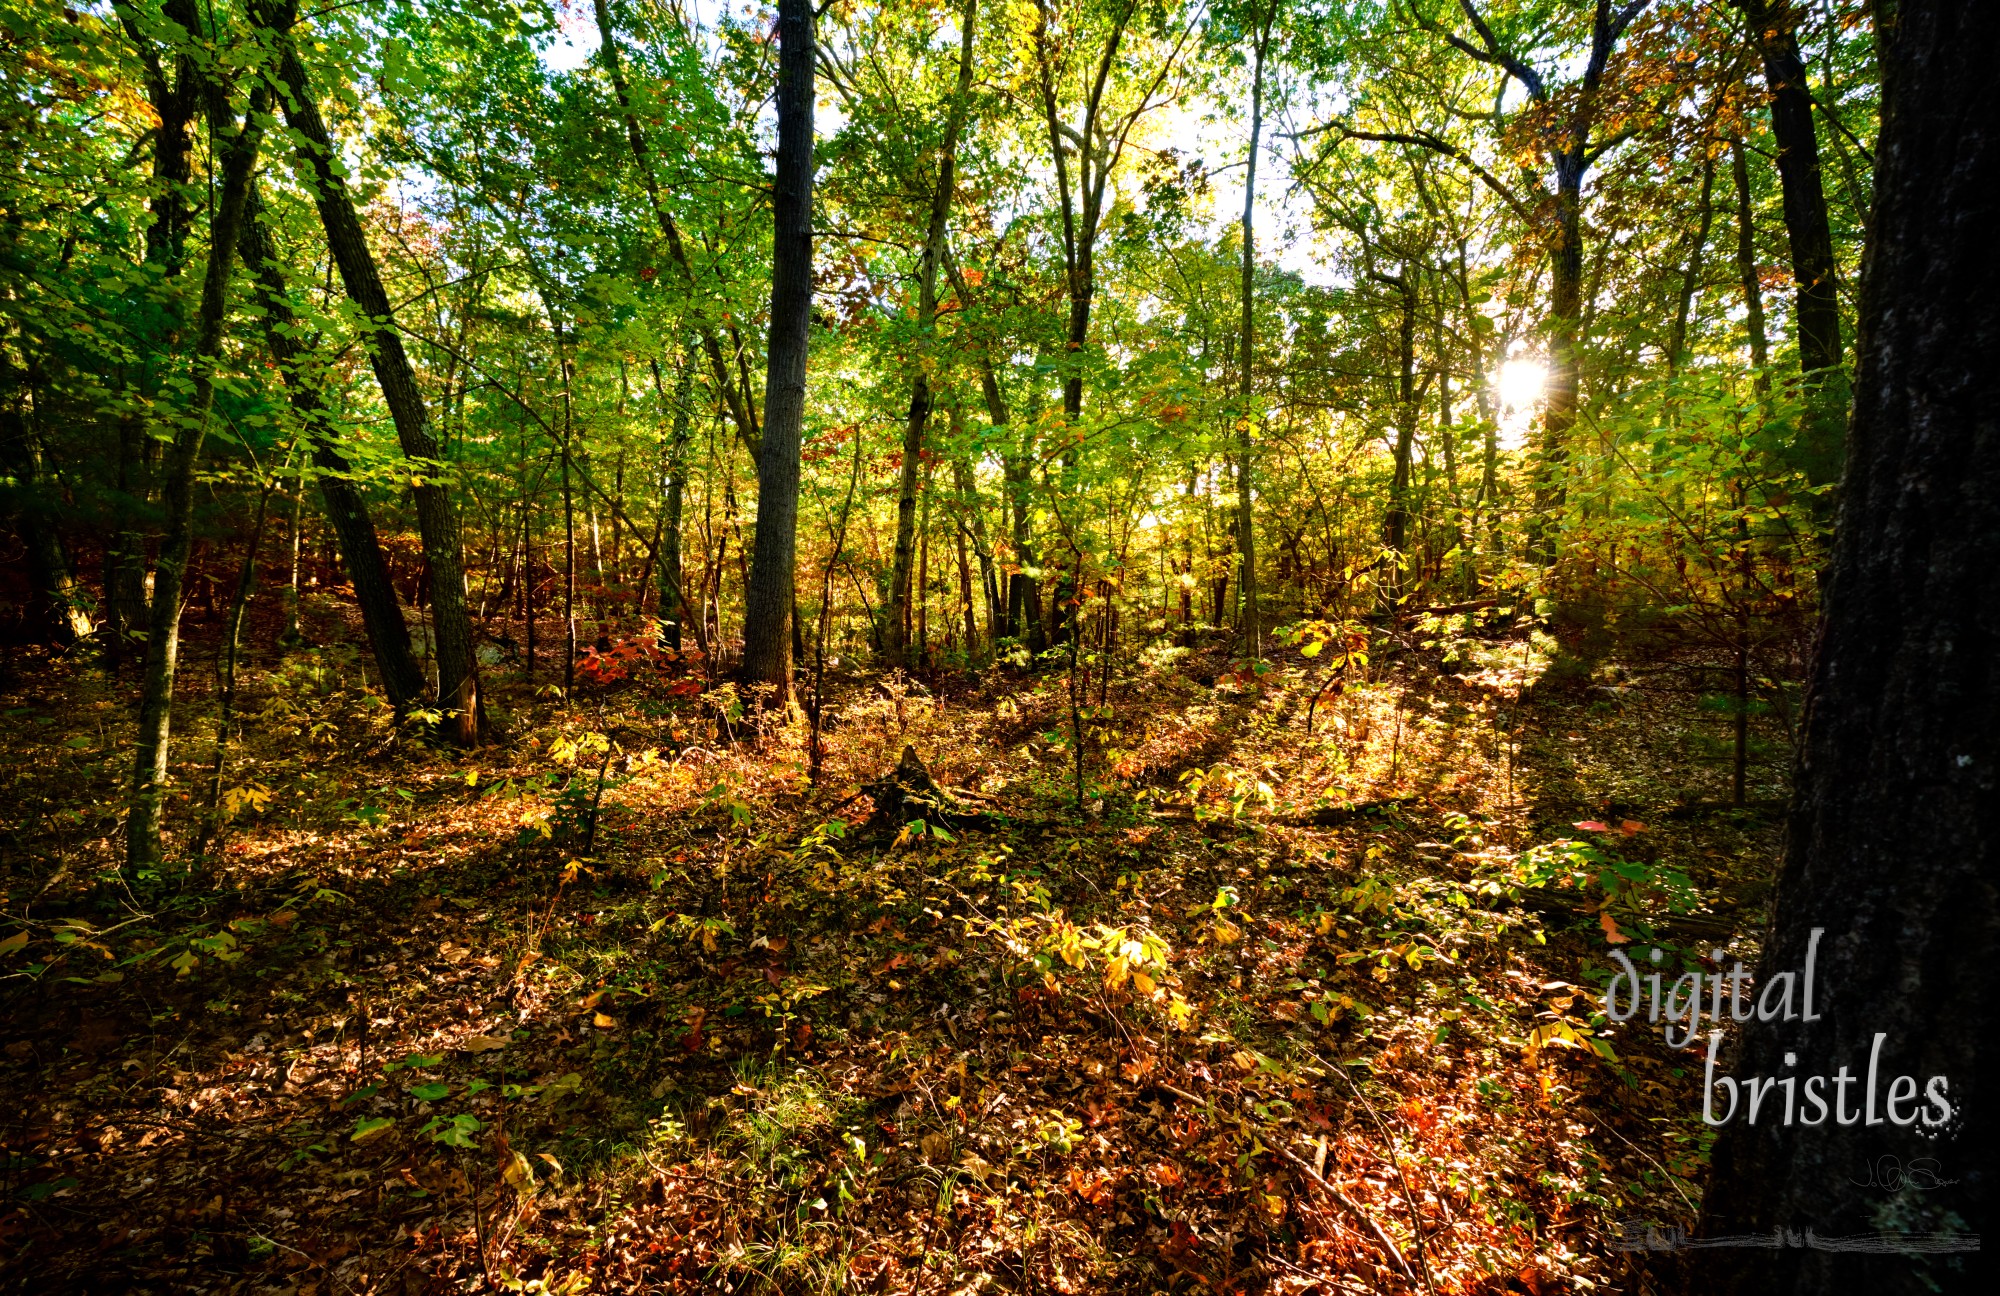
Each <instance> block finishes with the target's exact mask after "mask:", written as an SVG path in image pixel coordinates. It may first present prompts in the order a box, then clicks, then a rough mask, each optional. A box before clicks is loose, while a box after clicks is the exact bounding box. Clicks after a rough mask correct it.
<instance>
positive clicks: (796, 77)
mask: <svg viewBox="0 0 2000 1296" xmlns="http://www.w3.org/2000/svg"><path fill="white" fill-rule="evenodd" d="M775 179H776V196H775V198H774V200H773V202H772V221H773V225H774V229H773V235H772V249H771V336H770V347H769V354H768V367H767V368H766V370H765V378H764V432H763V437H762V441H761V445H760V448H759V453H758V455H757V538H756V546H757V548H756V552H755V555H754V557H753V558H752V561H751V564H750V588H749V590H748V592H747V597H746V598H745V600H744V603H745V605H746V606H745V607H744V610H743V674H744V677H745V678H746V679H749V680H751V681H753V682H756V683H762V684H775V685H777V686H778V687H779V688H780V689H781V690H783V691H785V692H787V693H789V691H790V689H791V685H792V604H793V598H792V566H793V562H794V559H795V558H796V556H797V551H798V523H799V436H800V432H801V430H802V428H803V426H804V422H805V410H806V339H807V334H808V332H809V330H810V327H811V324H812V296H813V285H812V183H813V9H812V4H811V0H780V3H779V5H778V174H777V176H776V178H775Z"/></svg>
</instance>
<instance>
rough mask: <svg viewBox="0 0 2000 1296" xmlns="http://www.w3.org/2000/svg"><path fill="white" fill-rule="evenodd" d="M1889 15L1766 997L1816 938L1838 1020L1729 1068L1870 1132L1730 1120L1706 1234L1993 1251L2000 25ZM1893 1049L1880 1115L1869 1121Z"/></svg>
mask: <svg viewBox="0 0 2000 1296" xmlns="http://www.w3.org/2000/svg"><path fill="white" fill-rule="evenodd" d="M1881 19H1882V21H1881V24H1880V27H1879V30H1880V32H1881V64H1882V83H1883V94H1882V100H1883V118H1882V135H1881V144H1880V150H1879V153H1878V163H1879V170H1878V172H1877V176H1878V179H1877V187H1876V207H1875V215H1874V223H1873V226H1872V229H1871V236H1870V239H1869V249H1868V260H1867V265H1866V267H1865V270H1864V276H1863V288H1862V302H1863V305H1862V319H1861V329H1860V335H1859V336H1860V341H1861V345H1860V350H1859V367H1858V371H1857V383H1856V385H1857V395H1856V402H1855V409H1854V418H1853V424H1852V429H1851V432H1850V435H1849V439H1848V456H1847V476H1846V480H1845V482H1844V485H1843V489H1842V504H1841V516H1840V525H1839V529H1838V532H1837V537H1838V538H1837V540H1836V542H1835V546H1834V553H1833V557H1832V564H1831V569H1830V572H1829V577H1828V582H1827V593H1826V619H1825V623H1824V626H1823V628H1822V638H1821V642H1820V646H1819V651H1818V656H1817V660H1816V662H1815V665H1814V670H1813V678H1812V681H1811V700H1810V704H1809V705H1810V710H1809V714H1808V718H1807V722H1806V732H1805V739H1804V744H1803V747H1802V750H1801V761H1800V766H1799V776H1798V778H1799V781H1798V792H1797V796H1796V799H1795V802H1794V806H1793V813H1792V824H1791V839H1790V843H1789V846H1788V849H1787V855H1786V860H1785V870H1784V876H1783V879H1782V881H1781V884H1780V889H1779V896H1778V909H1777V918H1776V923H1775V928H1774V930H1773V932H1772V934H1771V938H1770V940H1769V942H1768V944H1767V946H1766V949H1765V954H1764V972H1765V975H1766V977H1767V978H1769V977H1771V976H1773V975H1774V974H1775V973H1776V971H1778V970H1780V969H1801V968H1803V967H1804V966H1805V958H1806V951H1807V947H1808V944H1809V941H1810V934H1811V932H1812V930H1813V929H1814V928H1824V929H1825V935H1824V937H1823V938H1822V940H1821V943H1820V946H1819V950H1818V959H1817V968H1816V981H1817V1000H1818V1002H1817V1008H1818V1011H1819V1013H1820V1019H1819V1020H1818V1021H1816V1022H1813V1023H1810V1024H1808V1023H1806V1022H1805V1021H1803V1020H1795V1021H1789V1022H1788V1021H1783V1020H1777V1021H1772V1022H1768V1023H1760V1022H1754V1021H1753V1022H1752V1023H1750V1025H1749V1026H1747V1027H1746V1028H1745V1029H1746V1034H1745V1039H1744V1042H1743V1049H1742V1053H1743V1056H1742V1058H1741V1060H1740V1061H1738V1062H1737V1063H1736V1064H1735V1066H1734V1067H1733V1074H1734V1076H1735V1077H1736V1078H1737V1079H1738V1080H1743V1079H1747V1078H1748V1077H1750V1076H1757V1075H1762V1076H1767V1077H1768V1076H1774V1075H1780V1076H1781V1075H1785V1074H1792V1075H1797V1076H1834V1075H1835V1074H1836V1071H1837V1069H1838V1068H1840V1067H1846V1068H1848V1073H1849V1074H1850V1075H1851V1076H1854V1077H1857V1079H1856V1081H1855V1083H1854V1084H1853V1085H1852V1086H1851V1087H1852V1089H1853V1090H1854V1092H1853V1093H1852V1094H1851V1095H1850V1096H1849V1097H1848V1101H1847V1105H1848V1107H1849V1112H1848V1114H1849V1115H1850V1116H1855V1115H1857V1113H1859V1115H1858V1117H1857V1119H1856V1120H1855V1121H1854V1123H1851V1124H1845V1125H1843V1124H1839V1123H1837V1119H1829V1120H1827V1121H1825V1122H1824V1123H1823V1124H1819V1125H1816V1126H1813V1127H1805V1126H1801V1125H1796V1124H1795V1125H1792V1126H1789V1127H1787V1126H1785V1125H1783V1124H1782V1123H1774V1122H1773V1121H1772V1119H1771V1117H1770V1105H1769V1104H1767V1106H1766V1114H1765V1119H1764V1120H1763V1121H1760V1122H1759V1123H1758V1124H1757V1125H1755V1126H1750V1125H1747V1124H1746V1123H1745V1122H1744V1120H1743V1117H1742V1115H1741V1114H1739V1115H1738V1116H1737V1118H1736V1119H1735V1120H1734V1121H1733V1122H1731V1123H1730V1124H1728V1125H1727V1126H1725V1127H1724V1129H1723V1132H1722V1136H1721V1139H1720V1141H1719V1142H1718V1143H1717V1145H1716V1148H1715V1158H1714V1178H1713V1183H1712V1186H1711V1188H1710V1190H1709V1194H1708V1200H1707V1203H1706V1206H1705V1219H1704V1221H1703V1230H1702V1231H1703V1232H1704V1233H1707V1234H1710V1235H1722V1234H1744V1233H1753V1232H1760V1231H1761V1232H1763V1233H1766V1234H1767V1235H1768V1234H1769V1233H1770V1231H1771V1230H1773V1229H1778V1228H1784V1229H1794V1230H1800V1231H1801V1232H1802V1231H1803V1230H1805V1229H1807V1228H1810V1229H1812V1230H1814V1231H1815V1233H1817V1234H1818V1235H1820V1236H1821V1237H1826V1236H1830V1235H1852V1234H1865V1233H1876V1232H1881V1231H1893V1232H1898V1233H1929V1234H1936V1233H1952V1234H1965V1233H1975V1234H1976V1233H1979V1232H1981V1231H1982V1230H1983V1229H1984V1228H1985V1227H1986V1225H1987V1224H1988V1223H1990V1219H1989V1214H1988V1207H1989V1203H1990V1201H1991V1198H1992V1188H1991V1178H1990V1176H1991V1174H1992V1171H1993V1168H1994V1167H1993V1165H1992V1163H1991V1159H1990V1158H1991V1152H1992V1113H1993V1100H1992V1097H1991V1095H1988V1094H1985V1093H1983V1092H1981V1091H1980V1089H1979V1085H1978V1074H1979V1071H1980V1069H1981V1062H1982V1060H1988V1061H1990V1056H1989V1055H1990V1052H1991V1050H1992V1047H1993V1042H1994V1037H1995V1021H1994V1005H1995V996H1996V993H2000V987H1996V985H1995V975H1994V973H1995V967H1996V963H1995V956H1996V950H1995V939H1994V937H1995V927H1996V914H1995V905H1994V881H1995V876H1994V875H1995V871H1996V866H2000V676H1996V668H1995V662H1996V654H2000V611H1996V609H2000V366H1996V365H1995V364H1994V359H1993V358H1994V356H1995V355H1996V354H2000V257H1996V256H1995V255H1994V250H1993V241H1992V240H1993V231H1994V229H1995V228H2000V201H1996V199H2000V82H1997V81H1996V79H1995V77H1994V75H1993V67H1994V64H1995V61H1996V59H2000V6H1996V5H1993V4H1992V3H1990V2H1989V0H1925V2H1921V3H1919V2H1915V0H1912V2H1908V3H1903V4H1900V5H1896V6H1894V7H1890V6H1886V5H1885V6H1883V7H1882V10H1881ZM1878 1038H1879V1040H1880V1054H1879V1080H1878V1081H1877V1085H1876V1087H1877V1090H1878V1094H1877V1097H1876V1099H1875V1100H1873V1102H1871V1103H1869V1104H1868V1106H1867V1107H1866V1109H1865V1110H1863V1108H1864V1096H1865V1095H1866V1094H1867V1092H1868V1073H1869V1071H1870V1070H1871V1069H1874V1068H1871V1055H1872V1053H1873V1051H1874V1049H1875V1048H1876V1044H1877V1040H1878ZM1788 1052H1789V1053H1793V1054H1795V1055H1796V1057H1797V1064H1796V1066H1792V1067H1788V1066H1786V1064H1785V1061H1784V1059H1785V1055H1786V1054H1787V1053H1788ZM1719 1073H1720V1068H1718V1074H1719ZM1989 1073H1990V1068H1989ZM1901 1076H1911V1077H1914V1078H1915V1083H1916V1085H1917V1087H1918V1092H1919V1093H1920V1095H1921V1096H1920V1097H1919V1098H1918V1099H1917V1100H1916V1103H1915V1106H1916V1107H1917V1108H1918V1109H1920V1110H1921V1111H1922V1112H1923V1113H1924V1115H1925V1116H1929V1115H1933V1114H1936V1112H1935V1108H1934V1105H1933V1104H1932V1103H1930V1102H1929V1098H1930V1094H1929V1092H1928V1084H1929V1081H1930V1078H1931V1077H1943V1078H1945V1081H1946V1084H1947V1086H1948V1087H1947V1088H1946V1089H1945V1090H1944V1091H1943V1092H1944V1096H1945V1098H1946V1099H1947V1101H1948V1104H1949V1107H1950V1108H1951V1111H1952V1113H1953V1114H1952V1116H1951V1119H1950V1120H1949V1121H1948V1122H1945V1123H1942V1124H1937V1125H1932V1124H1929V1123H1927V1121H1926V1120H1925V1119H1923V1118H1921V1117H1920V1118H1918V1119H1916V1120H1915V1122H1914V1123H1909V1124H1906V1123H1902V1122H1901V1121H1900V1120H1899V1119H1897V1104H1896V1103H1895V1102H1894V1098H1895V1097H1896V1092H1897V1091H1896V1090H1895V1089H1894V1088H1893V1087H1892V1084H1893V1082H1894V1079H1895V1078H1896V1077H1901ZM1827 1088H1828V1089H1829V1090H1831V1089H1832V1088H1833V1085H1832V1083H1829V1084H1828V1086H1827ZM1829 1096H1831V1095H1829ZM1776 1097H1777V1095H1775V1094H1774V1095H1772V1098H1773V1100H1774V1101H1775V1099H1776ZM1715 1103H1716V1106H1717V1109H1718V1111H1719V1110H1721V1109H1722V1108H1723V1107H1725V1106H1726V1104H1727V1099H1726V1095H1723V1094H1718V1095H1717V1096H1716V1098H1715ZM1911 1107H1912V1104H1911V1103H1908V1102H1905V1103H1903V1104H1902V1111H1901V1117H1903V1118H1908V1117H1909V1116H1910V1115H1911V1114H1912V1113H1911ZM1885 1157H1893V1158H1897V1160H1898V1162H1900V1164H1901V1166H1902V1167H1903V1169H1904V1172H1905V1175H1906V1176H1907V1174H1908V1172H1909V1171H1910V1170H1911V1169H1912V1168H1913V1165H1914V1163H1916V1162H1918V1161H1920V1160H1923V1159H1926V1158H1928V1159H1930V1165H1931V1166H1932V1167H1934V1172H1935V1174H1936V1177H1937V1179H1938V1180H1940V1181H1942V1182H1941V1183H1940V1184H1939V1185H1938V1186H1935V1187H1931V1188H1928V1189H1927V1190H1919V1189H1917V1188H1914V1187H1910V1186H1907V1185H1906V1186H1904V1187H1903V1188H1902V1189H1901V1190H1900V1191H1893V1190H1887V1189H1883V1188H1879V1187H1863V1186H1861V1185H1863V1184H1866V1183H1867V1182H1869V1178H1870V1172H1871V1169H1873V1170H1874V1174H1875V1177H1876V1178H1877V1181H1878V1182H1880V1180H1881V1176H1882V1170H1881V1169H1880V1167H1882V1166H1883V1165H1884V1164H1885V1163H1884V1162H1883V1160H1882V1158H1885ZM1887 1164H1891V1165H1893V1164H1895V1163H1887ZM1891 1182H1894V1180H1893V1179H1891ZM1702 1258H1703V1260H1704V1263H1705V1264H1706V1265H1707V1267H1708V1268H1709V1270H1710V1273H1709V1275H1708V1276H1707V1277H1706V1278H1705V1280H1704V1281H1703V1282H1702V1283H1701V1284H1700V1285H1699V1286H1698V1287H1695V1288H1691V1289H1690V1290H1701V1291H1718V1292H1756V1293H1759V1294H1760V1296H1761V1294H1763V1293H1774V1294H1775V1293H1787V1292H1863V1291H1865V1292H1870V1293H1882V1292H1912V1293H1914V1292H1920V1291H1938V1290H1943V1291H1971V1290H1987V1288H1986V1287H1984V1286H1983V1285H1975V1282H1974V1279H1973V1278H1972V1276H1971V1275H1972V1274H1973V1273H1974V1272H1976V1271H1977V1270H1978V1265H1977V1263H1976V1262H1977V1261H1978V1260H1979V1257H1978V1256H1977V1255H1973V1254H1965V1253H1960V1254H1931V1255H1909V1254H1902V1255H1857V1254H1840V1253H1835V1252H1830V1251H1825V1250H1815V1249H1802V1248H1798V1247H1789V1248H1785V1249H1770V1250H1754V1249H1732V1250H1718V1251H1713V1252H1704V1253H1702Z"/></svg>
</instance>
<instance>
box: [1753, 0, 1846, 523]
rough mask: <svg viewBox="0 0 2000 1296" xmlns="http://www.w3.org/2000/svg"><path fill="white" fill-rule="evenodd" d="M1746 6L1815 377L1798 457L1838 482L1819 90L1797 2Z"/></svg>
mask: <svg viewBox="0 0 2000 1296" xmlns="http://www.w3.org/2000/svg"><path fill="white" fill-rule="evenodd" d="M1742 4H1743V11H1744V14H1745V16H1746V17H1747V18H1748V19H1749V21H1750V36H1751V39H1752V41H1754V42H1755V44H1756V46H1757V52H1758V54H1759V56H1760V57H1762V59H1763V61H1764V82H1765V90H1766V91H1767V93H1768V94H1769V95H1770V102H1771V134H1772V136H1773V137H1774V138H1775V139H1776V141H1777V145H1778V179H1779V181H1780V182H1781V185H1782V187H1783V190H1784V198H1785V203H1784V207H1785V235H1786V237H1787V239H1788V240H1789V241H1790V243H1791V250H1792V282H1793V285H1794V287H1795V289H1796V291H1797V297H1796V299H1795V302H1794V305H1793V308H1792V322H1793V325H1794V327H1795V328H1796V329H1797V331H1798V343H1799V368H1800V370H1801V371H1803V372H1804V373H1805V374H1806V375H1807V380H1806V407H1807V408H1806V419H1805V425H1804V426H1803V427H1802V428H1801V429H1800V436H1801V438H1802V444H1800V445H1799V446H1798V448H1797V455H1796V458H1797V463H1798V466H1799V467H1800V468H1802V469H1803V470H1804V471H1805V473H1806V475H1807V477H1808V478H1809V479H1810V480H1812V481H1814V482H1815V483H1820V482H1830V481H1833V480H1835V479H1836V478H1837V477H1839V475H1840V456H1841V436H1842V434H1843V433H1844V431H1845V427H1844V416H1845V414H1846V396H1847V389H1846V383H1845V381H1844V379H1843V377H1842V374H1841V360H1842V355H1841V343H1840V298H1839V294H1838V286H1837V283H1836V280H1835V277H1834V260H1833V233H1832V230H1831V228H1830V226H1829V224H1828V221H1827V214H1826V191H1825V188H1824V186H1823V185H1822V183H1821V177H1820V167H1819V141H1818V136H1817V135H1816V133H1815V131H1814V127H1813V104H1812V91H1811V89H1810V87H1809V86H1808V85H1807V84H1806V67H1805V61H1804V60H1803V59H1801V58H1800V57H1799V39H1798V15H1797V14H1796V13H1795V12H1794V11H1793V7H1792V5H1791V3H1790V0H1742Z"/></svg>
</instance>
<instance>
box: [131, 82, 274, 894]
mask: <svg viewBox="0 0 2000 1296" xmlns="http://www.w3.org/2000/svg"><path fill="white" fill-rule="evenodd" d="M210 89H211V93H210V96H209V118H210V133H211V136H212V138H213V139H214V145H213V147H214V150H215V152H216V154H217V155H218V156H219V157H221V159H222V177H221V179H222V184H221V192H220V193H219V194H218V195H217V199H216V206H215V214H214V217H213V218H212V220H211V221H210V225H209V232H210V248H209V255H208V269H207V272H206V273H205V274H204V276H203V278H202V288H201V307H200V311H199V314H198V315H197V317H196V337H195V346H194V355H193V357H192V363H191V368H192V370H193V374H192V378H193V381H192V383H191V385H190V387H191V389H190V391H189V397H188V408H187V410H186V412H185V414H184V415H183V417H182V419H181V421H180V424H179V426H178V427H177V428H176V429H175V431H174V434H173V441H172V443H171V444H170V445H169V447H168V449H167V455H166V480H165V483H164V489H163V491H162V502H163V504H164V512H165V515H166V531H165V534H164V535H162V537H161V539H160V556H159V562H158V564H157V565H156V567H155V569H154V574H153V600H152V606H151V607H150V608H149V609H148V615H147V624H146V666H145V676H144V682H143V683H142V685H141V687H140V695H139V729H138V734H137V737H136V738H135V740H134V743H133V753H132V783H131V803H130V810H129V811H128V813H127V815H126V820H125V862H126V865H127V866H128V867H130V868H134V869H138V868H145V867H149V866H152V865H156V864H158V863H159V862H160V857H161V847H160V819H161V810H162V804H163V801H164V799H165V795H166V782H167V756H168V742H169V730H170V727H171V721H172V715H173V699H174V674H175V670H176V668H177V667H178V665H179V662H180V623H181V603H182V591H183V585H184V582H185V580H186V577H187V565H188V558H189V555H190V553H191V551H192V549H193V547H194V486H195V482H194V477H195V469H196V467H197V466H198V465H199V463H200V461H201V451H202V445H203V443H204V442H205V441H206V440H207V439H208V422H209V414H210V411H211V410H212V408H213V407H214V404H215V366H216V364H217V362H218V359H219V357H220V353H221V350H222V326H223V322H224V316H225V314H226V309H227V306H228V296H229V280H230V277H231V272H232V271H233V270H234V269H235V266H236V240H237V235H238V232H239V230H240V228H241V226H242V223H243V210H244V207H245V205H246V204H247V201H248V199H249V195H250V180H251V175H252V172H253V171H254V170H255V168H256V164H257V149H258V145H259V143H260V142H261V141H262V138H263V125H262V118H263V116H264V115H265V113H266V112H267V111H268V110H269V98H268V95H267V92H266V91H265V89H264V87H263V86H262V85H261V84H260V85H259V86H258V88H257V90H256V91H255V92H253V93H252V95H251V98H250V105H249V111H248V112H246V113H245V114H244V117H243V123H242V125H241V126H240V127H239V128H237V129H236V130H234V131H231V132H229V133H228V134H227V135H225V134H224V130H225V127H226V126H227V125H228V124H229V113H228V104H227V101H226V99H225V98H224V96H223V95H222V93H221V92H220V90H218V89H216V88H214V87H211V88H210Z"/></svg>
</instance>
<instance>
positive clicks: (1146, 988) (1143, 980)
mask: <svg viewBox="0 0 2000 1296" xmlns="http://www.w3.org/2000/svg"><path fill="white" fill-rule="evenodd" d="M1132 985H1133V986H1134V987H1135V988H1136V989H1137V990H1138V991H1139V993H1140V994H1152V993H1154V992H1155V991H1157V990H1158V989H1159V987H1158V986H1157V985H1155V984H1154V982H1153V978H1151V977H1149V976H1147V975H1146V974H1145V973H1144V972H1134V973H1133V974H1132Z"/></svg>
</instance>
